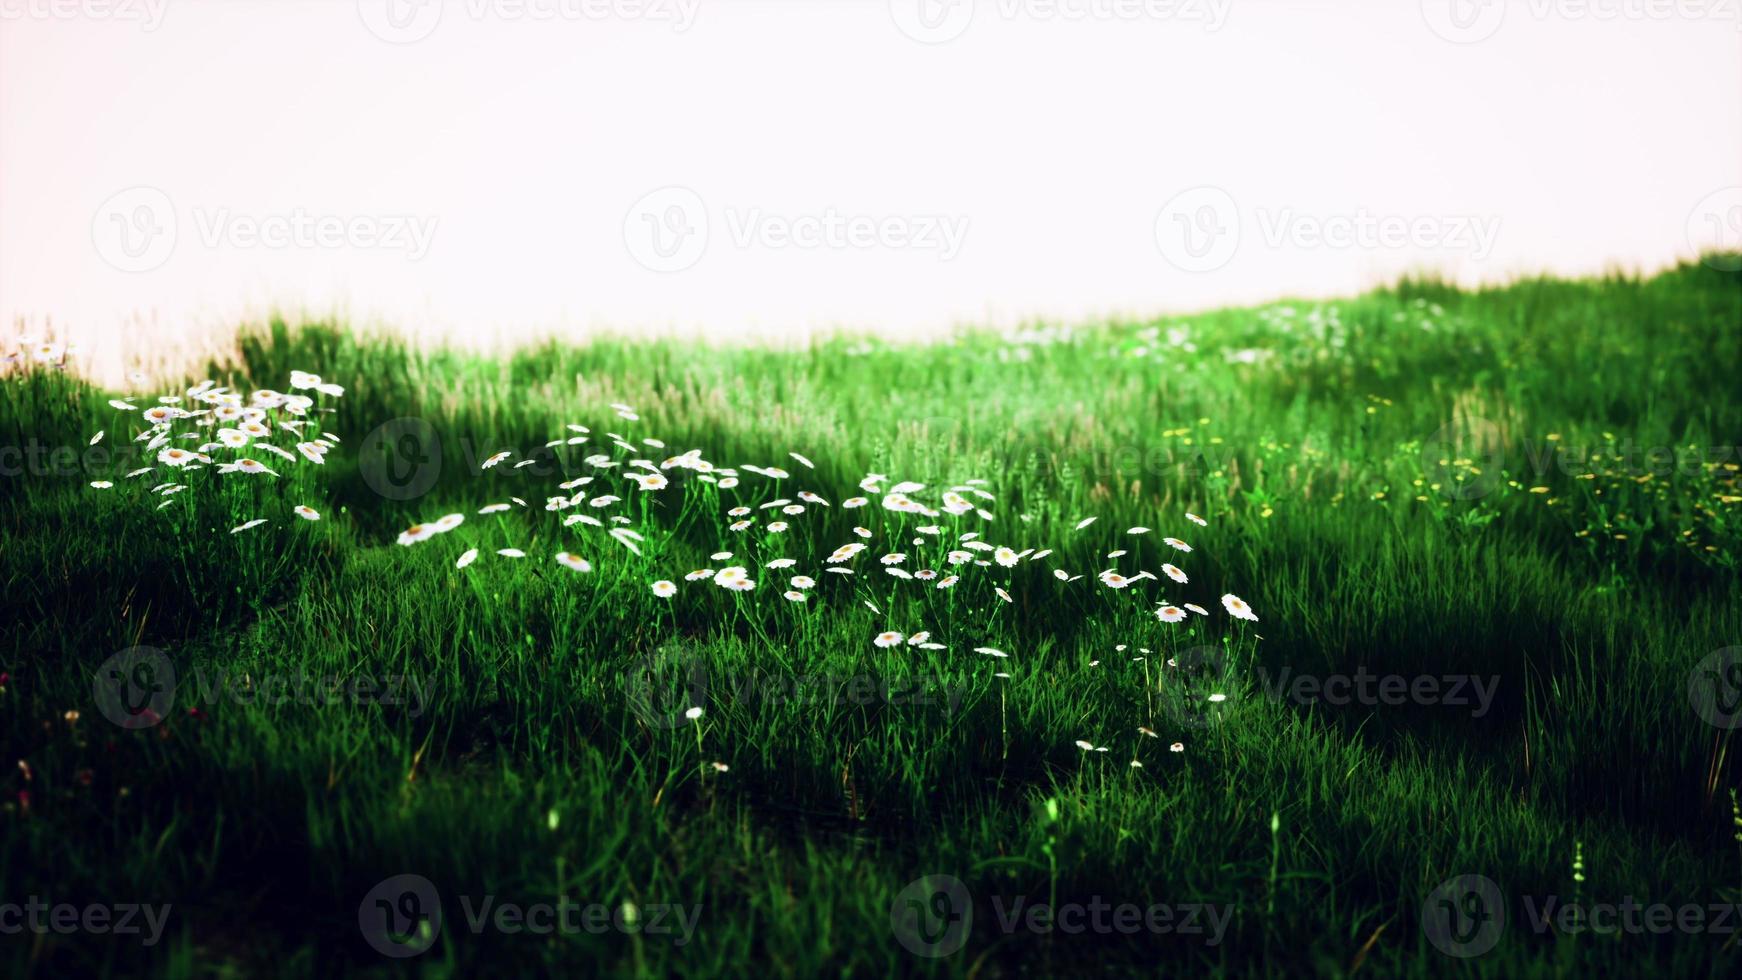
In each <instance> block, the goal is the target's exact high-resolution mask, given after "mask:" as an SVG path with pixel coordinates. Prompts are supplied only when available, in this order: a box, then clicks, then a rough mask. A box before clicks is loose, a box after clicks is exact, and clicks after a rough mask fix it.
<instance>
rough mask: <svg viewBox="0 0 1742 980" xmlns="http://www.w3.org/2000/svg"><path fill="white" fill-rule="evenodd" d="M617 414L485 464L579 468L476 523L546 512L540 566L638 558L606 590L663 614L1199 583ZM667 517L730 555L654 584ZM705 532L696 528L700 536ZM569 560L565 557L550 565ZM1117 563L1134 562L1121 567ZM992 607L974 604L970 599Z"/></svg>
mask: <svg viewBox="0 0 1742 980" xmlns="http://www.w3.org/2000/svg"><path fill="white" fill-rule="evenodd" d="M611 408H612V410H613V411H614V412H615V413H616V417H617V419H618V423H617V424H614V425H613V428H612V430H611V431H603V432H596V431H594V430H593V429H591V428H589V427H588V426H586V425H583V424H580V423H568V424H567V425H566V426H565V429H564V431H562V432H561V433H559V434H558V435H557V437H556V438H554V439H552V440H550V441H548V442H546V443H545V444H544V446H543V447H541V448H539V449H534V450H532V451H531V452H524V453H523V452H522V451H521V450H518V449H502V450H500V451H497V452H494V453H492V454H491V455H489V456H488V457H487V458H486V459H484V460H483V461H482V463H481V469H482V470H484V471H496V472H498V473H510V474H511V473H513V472H514V471H515V470H518V469H521V468H523V467H527V466H532V465H535V464H538V463H540V462H543V461H544V458H545V457H546V456H547V455H549V456H555V457H556V458H557V459H559V460H563V459H565V457H566V459H567V461H568V462H569V463H573V464H574V465H572V466H565V467H563V471H562V473H561V475H560V477H559V478H558V482H557V483H556V484H555V485H554V487H552V489H553V490H554V491H556V492H555V493H549V492H547V495H546V496H545V499H544V502H543V504H542V506H539V505H535V504H533V503H529V502H528V501H527V500H526V499H525V498H523V497H520V496H509V497H508V498H507V500H506V501H501V502H495V503H490V504H486V505H484V506H482V507H480V508H479V509H478V510H477V512H476V514H475V515H473V516H475V517H479V518H488V517H498V516H499V515H504V514H508V513H510V512H514V511H520V512H524V513H526V514H527V515H529V516H534V517H536V515H537V514H538V513H539V512H540V511H542V512H544V513H545V514H548V515H550V517H551V518H552V519H554V520H555V521H556V523H557V524H558V525H560V527H559V529H558V531H557V533H555V534H553V535H551V536H549V540H551V541H552V542H553V543H552V544H551V545H550V546H549V549H550V550H549V551H547V553H546V557H545V558H544V560H546V561H554V562H556V563H557V564H558V565H561V566H563V567H564V568H566V569H568V570H569V571H572V572H575V573H579V574H587V573H592V572H593V571H594V570H595V568H596V567H599V563H600V562H605V561H608V560H609V559H608V557H607V556H608V555H618V556H619V557H622V556H621V552H628V553H629V554H630V555H632V556H634V558H633V559H625V561H626V562H627V564H626V565H625V566H624V567H623V568H621V569H615V570H614V571H619V572H621V575H614V576H613V578H612V581H614V582H616V581H628V582H630V583H638V584H633V585H632V587H635V588H645V589H647V590H648V591H649V592H650V593H651V594H652V595H653V596H654V597H655V598H658V599H662V600H670V599H673V598H675V597H677V596H679V595H680V593H682V592H683V591H684V590H686V589H701V590H709V589H716V590H723V591H725V592H729V593H740V594H757V593H772V594H776V595H778V596H779V597H780V598H781V599H783V600H785V601H786V602H789V603H792V604H793V605H794V606H803V605H805V604H812V605H815V603H812V600H813V597H818V596H820V595H822V594H824V593H825V592H827V591H830V590H829V589H825V586H824V583H826V582H829V581H830V580H834V582H835V585H834V586H833V590H834V591H836V592H837V593H839V592H842V591H844V592H846V593H848V594H849V595H850V596H852V597H856V598H858V599H859V600H860V601H861V602H862V603H863V604H864V605H865V606H866V607H867V608H869V609H871V610H872V611H873V612H874V613H876V614H877V615H878V616H879V617H885V613H884V608H885V606H887V607H888V608H890V609H892V610H893V609H895V608H898V607H900V608H907V609H914V610H922V609H925V608H928V607H930V606H931V605H932V604H930V603H926V602H923V601H913V600H918V599H920V598H922V597H923V596H925V595H928V594H929V595H935V594H936V593H937V592H939V591H945V592H947V591H948V590H953V589H958V588H969V587H972V586H980V587H982V588H983V587H986V586H989V587H990V592H991V596H988V597H987V599H988V600H989V601H995V605H994V608H996V603H1010V604H1013V603H1014V602H1015V601H1016V600H1015V599H1014V597H1013V596H1012V594H1011V591H1010V590H1011V588H1014V587H1015V586H1016V584H1017V582H1018V579H1019V578H1020V577H1022V576H1026V575H1045V576H1049V577H1050V578H1052V579H1053V580H1055V581H1056V582H1057V583H1059V585H1062V586H1068V585H1071V584H1074V583H1077V582H1080V581H1083V580H1085V579H1091V576H1092V579H1091V581H1092V582H1093V583H1094V584H1093V585H1092V586H1090V587H1091V588H1099V589H1103V590H1106V591H1107V592H1108V593H1109V594H1113V593H1117V594H1119V595H1120V596H1124V595H1131V596H1133V597H1135V596H1137V595H1139V594H1144V593H1145V592H1146V590H1149V591H1155V592H1157V593H1159V590H1160V589H1161V588H1162V586H1163V585H1164V584H1165V585H1166V587H1167V588H1169V589H1173V588H1177V587H1180V586H1184V585H1186V584H1187V583H1189V582H1190V581H1191V579H1190V576H1189V575H1188V573H1187V572H1186V570H1185V569H1184V568H1182V567H1181V565H1182V564H1185V563H1187V562H1188V561H1189V556H1191V555H1192V554H1193V548H1192V546H1191V544H1189V543H1188V542H1187V541H1186V540H1184V539H1182V538H1179V537H1174V536H1171V535H1161V534H1155V536H1154V538H1153V539H1154V540H1158V541H1159V545H1157V546H1154V547H1153V548H1152V550H1160V551H1162V552H1164V553H1165V554H1167V555H1170V556H1172V560H1171V561H1167V562H1162V563H1160V564H1159V567H1158V568H1157V569H1156V570H1155V571H1151V570H1149V569H1144V568H1133V567H1131V565H1133V564H1136V560H1135V559H1132V558H1131V556H1132V551H1131V549H1130V548H1127V547H1120V548H1115V549H1113V550H1111V551H1108V552H1107V553H1106V558H1107V560H1108V561H1109V562H1111V563H1112V564H1111V565H1109V566H1108V567H1106V568H1103V569H1101V570H1099V571H1096V570H1093V569H1084V570H1073V569H1070V568H1067V567H1064V563H1063V562H1062V561H1061V559H1060V557H1059V556H1058V555H1056V554H1055V552H1054V551H1053V549H1050V548H1048V549H1037V548H1033V547H1018V546H1017V545H1015V544H1001V543H998V542H997V541H996V540H989V538H992V536H993V535H994V534H995V533H996V531H995V528H996V527H997V524H996V523H995V514H994V512H993V510H991V509H989V508H993V507H996V505H997V500H998V498H997V496H996V495H995V494H994V493H993V492H992V491H991V490H990V489H988V481H986V480H983V479H970V480H965V481H963V482H962V483H960V484H955V485H949V486H943V487H936V488H933V487H928V485H927V484H924V483H920V482H917V481H913V480H900V479H895V478H894V477H891V476H890V475H888V474H884V473H868V474H866V475H865V476H864V478H863V479H861V480H860V481H859V483H858V485H857V487H856V488H854V489H853V490H851V491H848V495H846V496H839V495H837V494H835V493H833V492H831V490H830V489H829V488H826V487H823V486H820V485H819V481H818V480H817V479H816V466H815V464H814V463H813V462H812V461H811V460H810V459H809V458H807V457H806V456H804V455H802V454H799V453H796V452H792V453H789V454H788V457H789V459H786V460H781V461H779V465H774V464H767V463H740V464H738V465H735V466H728V465H725V464H722V463H719V462H716V461H713V460H710V459H708V458H706V457H705V456H704V455H703V453H702V451H701V450H700V449H688V450H686V451H684V452H682V453H678V454H675V455H670V454H669V453H670V450H669V448H668V447H667V445H666V443H665V442H664V441H663V440H661V439H657V438H651V437H645V436H638V435H631V434H630V433H629V432H628V430H629V428H630V426H628V425H624V424H622V423H633V422H637V421H639V419H640V415H639V414H638V413H637V412H636V410H635V409H634V408H632V407H631V406H629V405H624V404H620V403H618V404H613V405H612V406H611ZM616 430H622V431H616ZM575 457H579V459H578V461H576V460H575ZM795 474H796V475H795ZM662 514H665V515H671V516H672V518H673V520H672V521H670V522H669V523H672V524H675V523H677V522H678V521H684V522H686V523H689V524H691V526H694V525H696V524H700V525H701V526H702V527H703V528H706V527H707V525H708V524H709V523H711V524H712V525H713V528H712V530H713V535H714V538H715V540H716V541H718V542H719V543H720V547H719V548H718V550H716V551H713V552H712V553H711V554H710V555H709V557H708V563H707V564H704V565H699V566H697V567H690V568H677V569H671V570H669V571H668V572H666V573H665V574H663V575H662V574H660V571H659V570H658V567H657V566H658V565H659V563H660V561H661V556H662V555H663V553H664V550H665V549H664V548H663V547H659V548H658V549H657V551H655V552H654V553H653V555H652V556H646V555H644V553H643V549H644V546H646V545H649V544H650V543H651V544H657V545H661V546H663V545H664V544H665V542H666V541H668V540H669V539H670V537H671V534H672V531H671V529H670V528H667V527H661V526H659V525H658V523H657V521H656V518H658V517H659V515H662ZM698 517H699V518H701V519H700V520H696V518H698ZM467 520H468V516H467V515H465V514H461V513H451V514H447V515H445V516H443V517H441V518H439V519H437V520H433V521H427V522H420V523H418V524H414V525H413V526H411V527H410V528H408V529H407V530H405V531H404V532H402V533H401V534H400V535H399V538H398V542H399V544H401V545H404V546H407V547H410V546H415V545H419V544H422V543H424V542H427V541H430V540H432V539H434V538H436V537H438V536H440V535H443V534H445V533H447V532H450V531H453V530H455V529H456V528H459V527H460V526H461V525H462V524H465V523H466V522H467ZM1096 520H1097V518H1095V517H1086V518H1083V519H1082V520H1080V521H1078V522H1077V523H1076V525H1075V527H1074V529H1073V533H1074V534H1079V535H1080V534H1083V533H1084V532H1086V531H1088V529H1089V528H1090V527H1091V526H1092V525H1094V524H1095V522H1096ZM474 523H476V522H474ZM1170 523H1171V522H1170ZM1207 524H1208V522H1207V521H1206V520H1205V519H1204V518H1202V517H1199V516H1198V515H1196V514H1192V513H1184V514H1181V515H1179V521H1178V525H1179V526H1178V528H1177V531H1178V533H1181V534H1184V533H1188V532H1187V529H1188V528H1190V527H1193V526H1195V527H1203V526H1206V525H1207ZM510 533H511V534H512V533H513V532H510ZM1091 533H1092V532H1091ZM1152 534H1154V532H1152V529H1151V528H1149V527H1145V526H1137V527H1132V528H1130V529H1129V530H1127V531H1126V532H1125V537H1126V538H1127V539H1128V540H1132V541H1137V540H1143V539H1146V537H1147V536H1150V535H1152ZM842 538H846V540H842ZM510 541H512V539H510ZM559 546H560V547H561V548H562V550H556V549H557V548H558V547H559ZM1132 547H1135V544H1133V546H1132ZM619 549H620V550H619ZM1073 550H1074V549H1073ZM496 554H497V555H498V556H499V557H501V558H506V559H509V560H520V559H524V558H527V557H528V556H527V551H526V550H525V549H524V548H521V547H505V548H499V549H497V550H496ZM478 555H479V549H478V548H476V547H472V548H467V549H466V550H464V551H463V552H461V553H460V555H459V556H458V557H457V558H456V559H455V562H454V564H455V565H456V567H458V568H466V567H468V566H470V565H472V564H473V563H474V562H475V561H476V560H477V558H478ZM1120 559H1130V561H1129V563H1128V564H1126V565H1124V566H1122V565H1121V564H1120V562H1119V560H1120ZM1035 566H1039V568H1035ZM1031 569H1032V571H1031ZM1158 573H1159V574H1158ZM1164 577H1165V580H1166V582H1165V583H1164V582H1163V579H1164ZM983 594H984V592H976V596H978V595H983ZM1110 597H1111V595H1110ZM879 600H881V603H880V601H879ZM1151 601H1153V602H1154V603H1155V608H1154V611H1153V614H1154V616H1155V618H1156V620H1157V621H1159V623H1161V624H1163V625H1164V626H1166V625H1171V624H1178V623H1182V622H1184V621H1185V620H1186V619H1187V618H1188V617H1190V616H1199V617H1209V616H1211V615H1212V614H1211V612H1210V610H1209V609H1206V608H1205V607H1204V606H1202V605H1199V604H1197V603H1192V602H1184V601H1181V602H1179V603H1177V604H1176V603H1175V602H1173V601H1171V600H1169V599H1168V598H1167V597H1165V596H1163V595H1160V594H1155V595H1154V596H1153V598H1152V600H1151ZM1221 606H1222V610H1223V612H1225V613H1226V614H1227V615H1228V616H1230V617H1233V618H1235V619H1241V620H1248V621H1252V622H1256V621H1257V615H1256V614H1255V613H1254V612H1253V610H1252V608H1251V607H1250V606H1249V605H1247V603H1246V602H1245V600H1243V599H1241V598H1239V597H1238V596H1236V595H1233V594H1231V593H1230V594H1227V595H1224V596H1223V597H1222V600H1221ZM918 615H923V613H919V614H918ZM900 625H902V624H891V625H889V626H888V627H886V628H884V629H881V630H879V631H878V632H877V633H876V634H875V635H873V636H871V637H869V638H868V639H869V641H870V642H871V644H872V645H873V646H874V647H878V648H885V649H887V648H894V647H897V646H904V647H913V648H918V649H924V650H944V649H947V646H946V644H945V643H943V642H940V641H939V640H937V639H934V638H933V633H934V632H941V627H940V626H939V625H938V624H935V623H934V624H929V625H928V624H924V623H912V624H908V625H907V626H906V628H896V626H900ZM975 650H976V652H977V653H979V654H981V655H985V656H991V657H994V658H996V659H1004V658H1007V657H1008V656H1009V655H1008V654H1006V653H1004V652H1003V651H1002V650H998V649H995V648H993V647H985V646H981V647H976V648H975Z"/></svg>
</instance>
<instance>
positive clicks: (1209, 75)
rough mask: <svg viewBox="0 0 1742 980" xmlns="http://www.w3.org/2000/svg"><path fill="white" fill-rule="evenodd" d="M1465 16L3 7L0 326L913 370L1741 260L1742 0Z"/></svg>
mask: <svg viewBox="0 0 1742 980" xmlns="http://www.w3.org/2000/svg"><path fill="white" fill-rule="evenodd" d="M1453 2H1454V0H1425V2H1416V0H1026V2H1025V0H984V2H980V3H969V2H968V0H954V2H953V3H952V2H950V0H893V2H891V0H821V2H800V0H786V2H758V0H450V2H447V3H440V2H438V0H421V2H420V0H361V2H359V0H0V317H4V319H5V322H6V323H7V324H14V323H18V322H20V321H21V320H22V322H23V323H24V325H25V326H26V327H27V328H29V329H30V331H31V332H35V333H41V332H42V327H43V324H44V323H46V322H49V320H50V318H52V322H53V323H54V324H55V326H56V328H57V329H64V330H66V331H67V332H68V333H70V334H72V335H74V336H76V337H83V338H87V339H89V338H102V339H105V342H104V343H102V344H101V345H99V346H100V347H101V353H104V354H106V355H113V354H114V353H115V352H116V351H119V350H133V349H135V348H138V347H140V346H142V345H144V346H150V345H159V344H164V343H166V342H171V341H173V339H174V338H175V337H176V336H177V335H180V334H183V333H184V332H186V331H190V330H194V329H196V328H201V327H204V328H211V327H214V326H218V325H227V324H234V323H235V322H236V320H237V319H239V318H241V317H243V316H247V315H258V314H259V313H260V312H261V311H262V310H263V309H265V308H266V307H267V306H268V305H269V304H274V303H277V304H283V305H285V306H287V307H289V308H290V309H292V310H308V311H310V312H313V313H322V312H330V311H346V312H348V313H349V315H350V316H351V317H352V318H353V320H355V321H357V322H365V323H368V322H373V323H385V324H389V325H392V326H395V327H397V328H401V329H407V330H440V331H446V332H449V333H458V334H464V335H469V336H474V337H492V336H498V335H510V336H519V335H524V334H527V333H538V332H547V331H562V332H579V331H582V330H585V329H588V328H592V327H599V326H606V327H612V328H617V329H621V330H628V331H637V332H639V331H647V330H664V329H685V330H690V329H695V330H701V331H703V332H704V333H706V334H709V335H712V336H728V335H739V334H749V333H754V334H756V335H760V336H767V335H775V336H780V337H786V336H802V335H804V334H805V333H806V332H807V331H810V330H814V329H817V328H827V327H832V326H848V327H855V328H857V327H866V328H876V329H881V330H888V331H893V332H902V333H909V334H911V333H915V332H927V333H929V332H932V331H935V330H938V329H941V328H944V327H947V326H948V325H950V324H952V323H964V322H972V323H991V324H1013V323H1017V322H1020V321H1024V320H1028V319H1031V318H1050V319H1063V320H1067V321H1073V322H1074V321H1082V320H1085V319H1089V318H1093V317H1097V316H1103V315H1107V314H1113V313H1127V314H1138V315H1152V314H1156V313H1162V312H1168V311H1178V310H1185V309H1191V308H1200V307H1204V306H1207V305H1217V304H1224V303H1236V302H1238V303H1244V302H1253V301H1261V300H1264V299H1266V298H1271V297H1276V296H1281V295H1289V294H1293V295H1326V294H1338V293H1348V292H1352V291H1355V290H1359V289H1362V288H1364V287H1367V286H1370V285H1373V284H1375V283H1377V282H1381V281H1383V280H1385V279H1387V278H1389V277H1391V276H1393V275H1394V274H1396V273H1398V272H1400V271H1404V270H1408V269H1423V268H1431V269H1437V270H1441V271H1443V272H1444V273H1446V274H1449V275H1452V276H1455V277H1457V278H1459V279H1462V280H1465V281H1479V280H1495V279H1504V278H1506V277H1508V276H1510V275H1513V274H1515V273H1518V272H1525V271H1538V270H1556V271H1563V272H1585V271H1595V270H1600V269H1602V268H1604V267H1605V266H1609V265H1612V264H1620V265H1623V266H1626V267H1629V268H1644V269H1649V268H1654V267H1656V266H1658V265H1661V264H1663V263H1666V262H1670V261H1673V260H1674V259H1676V258H1677V257H1680V256H1686V255H1690V254H1692V253H1693V252H1694V250H1695V247H1696V245H1698V244H1701V243H1711V244H1719V243H1722V244H1728V245H1729V246H1730V247H1732V248H1735V247H1742V187H1739V186H1738V185H1742V14H1738V12H1737V10H1736V7H1737V3H1738V0H1589V2H1581V0H1518V2H1512V3H1504V4H1502V3H1500V2H1498V0H1490V2H1488V3H1484V2H1482V0H1455V3H1456V6H1455V7H1454V6H1453V5H1452V4H1453ZM1067 11H1068V12H1071V13H1072V14H1073V16H1069V17H1067V16H1065V15H1064V14H1065V12H1067ZM534 14H538V15H542V16H534ZM1077 14H1083V16H1075V15H1077ZM663 188H673V189H670V190H663V191H662V190H661V189H663ZM654 192H658V193H654ZM650 194H652V196H649V195H650ZM305 218H306V219H307V221H308V222H309V224H308V226H307V227H299V226H298V223H299V221H301V220H302V219H305ZM1351 218H1370V219H1372V220H1373V221H1374V222H1376V223H1375V224H1374V225H1372V226H1371V227H1367V226H1364V225H1361V224H1358V223H1357V224H1351V223H1350V222H1349V220H1348V219H1351ZM317 219H321V220H324V221H325V222H326V223H327V224H326V226H323V225H321V224H318V223H316V221H317ZM830 222H836V223H837V224H838V227H828V224H829V223H830ZM855 222H856V223H855ZM329 226H330V227H329ZM819 228H820V230H821V232H823V234H820V235H813V234H811V233H812V232H818V231H819ZM656 232H657V233H658V235H659V238H658V239H657V240H656V239H655V238H654V235H655V233H656ZM1344 232H1352V233H1355V237H1354V239H1353V240H1349V239H1347V238H1346V237H1345V236H1343V234H1342V233H1344ZM680 233H681V234H680ZM262 236H265V238H266V239H267V240H268V241H269V242H270V244H265V243H263V242H262V241H261V237H262ZM1327 238H1328V239H1329V241H1327V240H1326V239H1327ZM795 239H797V240H798V242H799V243H798V244H795V241H794V240H795ZM677 266H683V267H682V268H675V267H677ZM141 323H142V324H143V325H141ZM127 324H134V326H133V328H132V329H129V330H126V331H122V329H121V328H122V327H123V325H127Z"/></svg>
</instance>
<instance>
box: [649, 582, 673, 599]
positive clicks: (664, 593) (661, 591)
mask: <svg viewBox="0 0 1742 980" xmlns="http://www.w3.org/2000/svg"><path fill="white" fill-rule="evenodd" d="M653 594H654V595H656V596H659V597H660V598H661V599H669V598H671V597H672V596H673V595H676V594H677V583H676V582H672V581H670V580H668V579H663V578H662V579H660V580H659V581H657V582H655V583H653Z"/></svg>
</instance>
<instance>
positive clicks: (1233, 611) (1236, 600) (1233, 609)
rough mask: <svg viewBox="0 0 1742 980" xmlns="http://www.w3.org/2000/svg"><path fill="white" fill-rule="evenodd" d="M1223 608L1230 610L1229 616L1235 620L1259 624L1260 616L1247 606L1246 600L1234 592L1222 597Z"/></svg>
mask: <svg viewBox="0 0 1742 980" xmlns="http://www.w3.org/2000/svg"><path fill="white" fill-rule="evenodd" d="M1222 608H1223V609H1226V610H1228V615H1230V616H1233V617H1234V618H1235V619H1249V620H1251V621H1252V622H1254V623H1256V622H1258V616H1257V615H1256V614H1255V613H1253V612H1252V607H1251V606H1248V605H1247V604H1246V600H1245V599H1242V598H1240V597H1239V596H1237V595H1235V594H1234V593H1232V592H1230V593H1228V594H1227V595H1225V596H1223V597H1222Z"/></svg>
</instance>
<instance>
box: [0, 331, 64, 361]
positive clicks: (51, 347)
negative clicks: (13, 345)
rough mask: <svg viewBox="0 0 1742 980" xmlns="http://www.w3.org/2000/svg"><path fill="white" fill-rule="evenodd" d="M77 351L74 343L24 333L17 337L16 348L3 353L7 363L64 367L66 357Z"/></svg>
mask: <svg viewBox="0 0 1742 980" xmlns="http://www.w3.org/2000/svg"><path fill="white" fill-rule="evenodd" d="M78 353H79V348H78V345H76V344H59V343H55V342H54V341H52V340H45V339H43V338H40V337H33V336H30V335H25V336H22V337H19V338H18V349H17V350H15V351H13V352H12V353H10V354H7V355H5V358H4V360H5V362H6V363H7V364H34V365H37V366H40V367H48V366H53V367H64V366H66V363H67V359H68V358H71V357H73V356H74V355H76V354H78Z"/></svg>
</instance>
